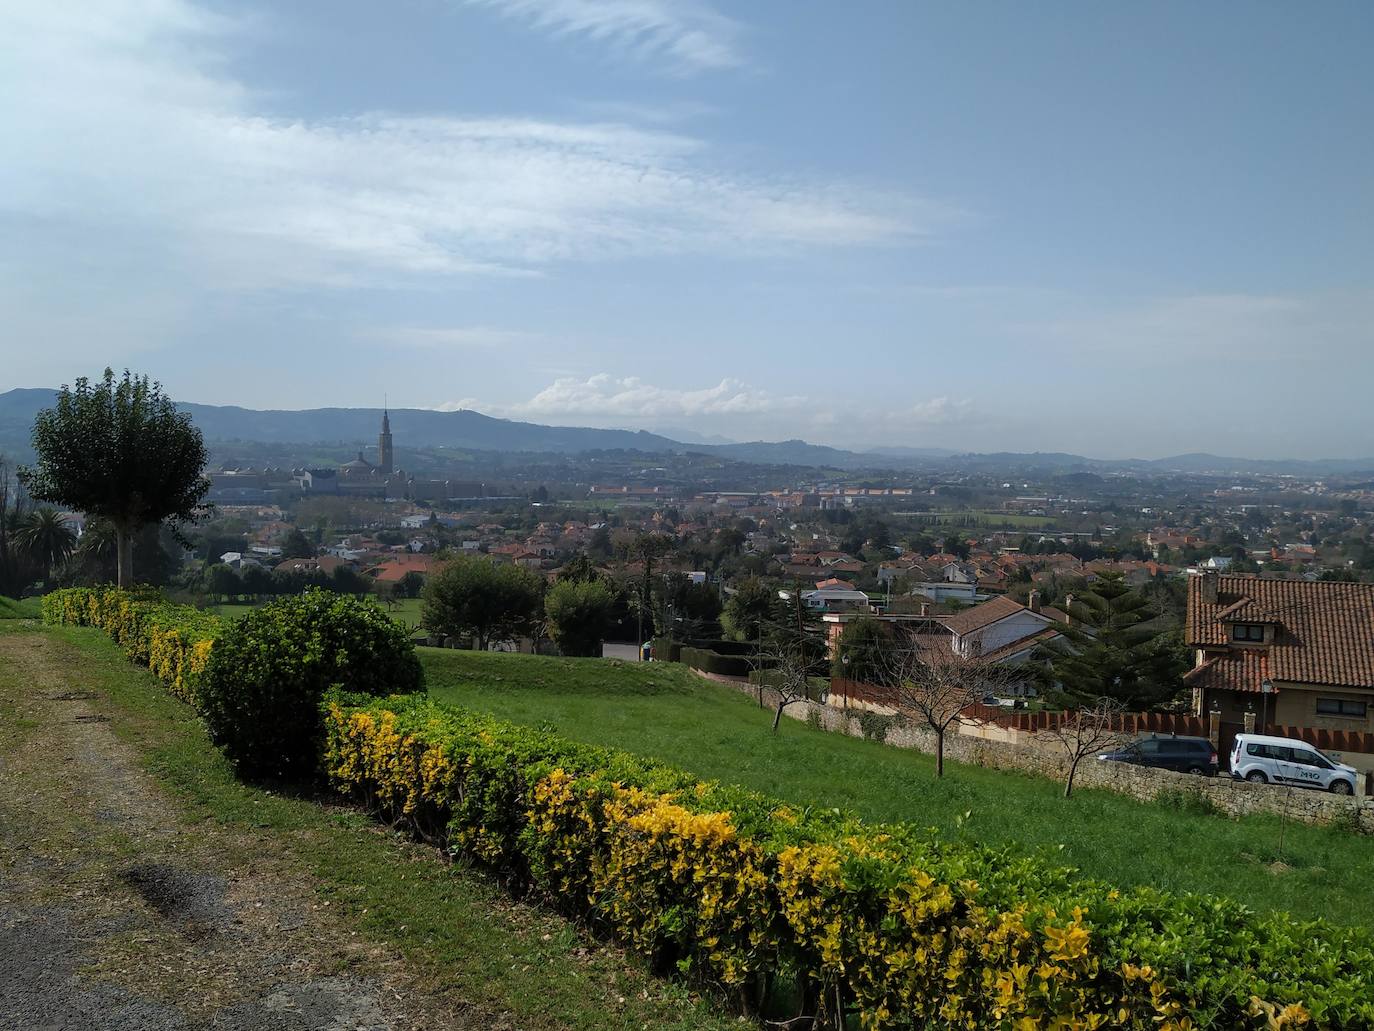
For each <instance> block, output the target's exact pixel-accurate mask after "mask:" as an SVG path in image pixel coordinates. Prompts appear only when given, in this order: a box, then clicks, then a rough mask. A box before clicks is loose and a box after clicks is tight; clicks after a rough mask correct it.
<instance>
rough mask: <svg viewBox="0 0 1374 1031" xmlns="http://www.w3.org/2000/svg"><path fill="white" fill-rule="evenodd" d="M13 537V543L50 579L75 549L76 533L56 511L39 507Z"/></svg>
mask: <svg viewBox="0 0 1374 1031" xmlns="http://www.w3.org/2000/svg"><path fill="white" fill-rule="evenodd" d="M14 536H15V543H17V544H18V545H19V547H21V548H22V549H23V550H24V552H25V553H26V554H27V555H28V557H29V559H30V560H31V561H33V562H35V563H37V564H38V565H40V566H42V568H43V570H44V571H45V573H46V574H47V577H48V579H49V580H51V579H52V575H53V570H55V569H56V568H57V567H58V566H60V565H61V564H62V563H63V562H66V561H67V559H68V558H70V557H71V554H72V552H73V551H74V550H75V549H76V533H75V532H74V531H73V530H72V528H71V527H70V526H68V525H67V520H66V519H64V518H63V516H62V514H61V513H60V512H58V511H57V509H55V508H46V507H45V508H40V509H37V510H36V511H34V512H33V513H31V514H30V515H29V517H28V518H27V519H26V520H24V523H23V525H22V526H20V528H19V531H18V532H17V533H16V534H15V535H14Z"/></svg>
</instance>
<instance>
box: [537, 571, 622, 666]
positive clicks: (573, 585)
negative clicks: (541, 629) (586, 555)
mask: <svg viewBox="0 0 1374 1031" xmlns="http://www.w3.org/2000/svg"><path fill="white" fill-rule="evenodd" d="M614 605H615V592H614V591H612V590H611V588H610V587H608V586H607V585H606V584H604V583H602V582H601V581H600V580H559V581H558V582H557V583H555V584H554V585H553V586H552V587H550V588H549V590H548V593H547V594H546V595H544V614H545V615H546V616H548V621H549V636H550V637H552V638H553V643H554V644H556V645H558V650H559V651H560V652H562V653H563V654H564V655H580V656H598V655H600V654H601V642H602V641H603V640H605V637H606V628H607V627H609V626H610V624H611V609H612V607H613V606H614Z"/></svg>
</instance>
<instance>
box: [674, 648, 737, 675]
mask: <svg viewBox="0 0 1374 1031" xmlns="http://www.w3.org/2000/svg"><path fill="white" fill-rule="evenodd" d="M678 656H679V659H678V661H680V662H682V663H683V664H684V665H687V666H691V667H692V668H693V669H699V670H702V671H703V672H706V673H718V674H721V675H722V676H727V677H747V676H748V675H749V671H750V670H751V669H753V668H754V664H753V663H752V662H750V661H749V660H748V659H746V658H741V657H739V656H735V655H721V654H719V653H717V652H713V651H708V650H706V649H705V648H689V647H687V646H686V645H683V646H682V648H681V649H680V650H679V652H678Z"/></svg>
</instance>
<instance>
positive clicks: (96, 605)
mask: <svg viewBox="0 0 1374 1031" xmlns="http://www.w3.org/2000/svg"><path fill="white" fill-rule="evenodd" d="M43 620H44V622H47V623H54V624H56V623H65V624H68V625H71V626H93V627H96V628H98V629H100V630H103V631H105V633H106V634H108V635H109V636H110V637H111V638H112V639H113V640H114V641H115V642H116V643H117V644H118V645H119V646H120V647H121V648H123V649H124V654H125V655H127V656H128V657H129V658H130V659H132V660H133V661H134V662H137V663H139V664H140V665H143V666H147V667H148V668H149V669H150V670H152V671H153V674H154V675H155V676H157V678H158V679H159V680H161V681H162V682H163V683H165V684H166V685H167V688H168V690H170V691H171V692H172V694H174V695H176V696H177V697H178V698H180V699H182V700H183V701H187V702H190V703H191V704H192V705H195V704H197V702H198V699H199V695H198V688H199V683H200V679H201V676H202V675H203V673H204V671H205V666H206V663H207V662H208V661H209V657H210V651H211V648H212V646H213V645H214V642H215V639H216V638H217V637H218V636H219V634H220V630H221V628H222V626H223V624H222V623H221V621H220V619H219V617H217V616H214V615H211V614H208V613H205V612H201V611H200V610H199V609H195V608H192V607H191V606H189V605H171V604H168V603H167V602H166V601H164V600H163V598H162V594H161V592H159V591H157V590H156V589H154V588H149V587H139V588H135V589H134V590H120V589H119V588H117V587H71V588H67V589H66V590H61V591H53V592H52V593H51V594H48V595H45V596H44V598H43Z"/></svg>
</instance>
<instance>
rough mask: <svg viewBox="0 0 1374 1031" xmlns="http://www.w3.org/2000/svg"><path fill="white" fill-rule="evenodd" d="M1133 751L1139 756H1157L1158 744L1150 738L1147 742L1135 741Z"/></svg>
mask: <svg viewBox="0 0 1374 1031" xmlns="http://www.w3.org/2000/svg"><path fill="white" fill-rule="evenodd" d="M1135 750H1136V751H1137V752H1139V753H1140V754H1141V755H1158V754H1159V742H1158V741H1157V740H1155V739H1154V738H1150V739H1149V740H1147V741H1137V742H1136V746H1135Z"/></svg>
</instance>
